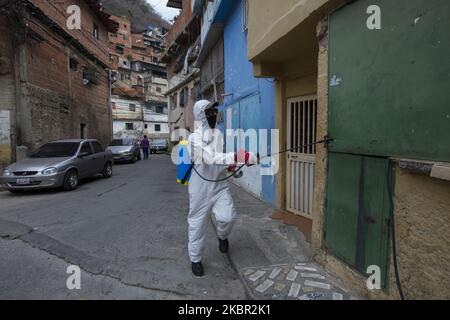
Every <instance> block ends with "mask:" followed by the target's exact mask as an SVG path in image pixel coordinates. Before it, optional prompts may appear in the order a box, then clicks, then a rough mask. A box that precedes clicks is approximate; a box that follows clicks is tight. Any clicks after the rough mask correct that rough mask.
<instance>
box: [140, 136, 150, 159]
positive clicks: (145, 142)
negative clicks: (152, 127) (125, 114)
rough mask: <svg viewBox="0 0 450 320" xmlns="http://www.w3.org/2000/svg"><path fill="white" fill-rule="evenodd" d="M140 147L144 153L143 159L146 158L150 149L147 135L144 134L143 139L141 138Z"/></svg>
mask: <svg viewBox="0 0 450 320" xmlns="http://www.w3.org/2000/svg"><path fill="white" fill-rule="evenodd" d="M141 148H142V152H143V153H144V159H148V154H149V151H150V140H148V138H147V136H144V139H142V140H141Z"/></svg>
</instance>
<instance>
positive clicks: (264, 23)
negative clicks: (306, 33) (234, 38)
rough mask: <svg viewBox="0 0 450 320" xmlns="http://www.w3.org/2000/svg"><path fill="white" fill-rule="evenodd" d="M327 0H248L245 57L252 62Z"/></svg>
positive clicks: (327, 0)
mask: <svg viewBox="0 0 450 320" xmlns="http://www.w3.org/2000/svg"><path fill="white" fill-rule="evenodd" d="M327 2H330V1H329V0H283V1H273V0H249V17H248V48H249V49H248V50H249V51H248V56H249V58H250V59H254V58H255V57H256V56H258V55H259V54H261V53H262V52H263V51H264V50H265V49H267V48H268V47H269V46H271V45H273V44H274V43H275V42H276V41H277V40H279V39H280V38H282V37H283V36H285V35H286V34H287V33H288V32H290V31H291V30H292V29H294V28H295V27H296V26H297V25H299V24H300V23H301V22H303V21H304V20H305V19H306V18H308V17H309V16H310V15H311V13H312V12H314V11H315V10H317V9H318V8H320V7H322V6H323V5H324V4H326V3H327Z"/></svg>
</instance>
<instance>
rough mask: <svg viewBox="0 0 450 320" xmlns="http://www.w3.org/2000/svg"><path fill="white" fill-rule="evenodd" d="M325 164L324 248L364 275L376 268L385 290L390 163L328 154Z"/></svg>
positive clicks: (332, 153)
mask: <svg viewBox="0 0 450 320" xmlns="http://www.w3.org/2000/svg"><path fill="white" fill-rule="evenodd" d="M328 162H329V163H328V179H327V200H326V216H325V247H326V249H327V250H328V251H329V252H330V253H332V254H334V255H335V256H337V257H338V258H340V259H342V260H343V261H345V262H346V263H347V264H349V265H350V266H352V267H354V268H355V269H357V270H358V271H360V272H361V273H363V274H366V272H367V267H368V266H371V265H376V266H379V267H380V269H381V274H382V285H383V287H385V286H386V277H387V261H388V244H389V216H390V210H391V209H390V207H391V205H390V204H391V202H390V199H389V197H390V196H391V190H392V188H391V186H390V185H388V181H389V180H390V179H389V177H390V175H389V174H390V170H391V169H390V162H389V160H388V159H384V158H376V157H368V156H361V155H351V154H342V153H334V152H330V153H329V158H328ZM389 183H390V182H389Z"/></svg>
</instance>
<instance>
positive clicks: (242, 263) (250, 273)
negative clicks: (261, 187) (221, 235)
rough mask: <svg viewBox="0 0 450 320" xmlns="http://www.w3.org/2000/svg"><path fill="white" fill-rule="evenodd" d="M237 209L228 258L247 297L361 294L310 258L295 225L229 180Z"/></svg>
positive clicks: (347, 296) (311, 297) (342, 297)
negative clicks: (278, 215) (280, 218)
mask: <svg viewBox="0 0 450 320" xmlns="http://www.w3.org/2000/svg"><path fill="white" fill-rule="evenodd" d="M231 189H232V193H233V198H234V200H235V205H236V209H237V211H238V220H237V221H236V224H235V227H234V231H233V234H232V235H231V237H230V254H229V258H230V263H231V264H232V265H233V267H234V268H235V269H236V271H237V272H238V273H239V276H240V278H241V280H242V282H243V283H244V285H245V287H246V290H247V294H248V296H249V298H251V299H256V300H271V299H273V300H284V299H288V300H349V299H361V297H358V296H357V295H356V294H354V293H353V292H351V291H350V290H349V289H348V288H346V285H345V284H344V283H343V282H342V281H340V280H339V279H337V278H336V277H334V276H333V275H331V274H329V273H327V272H326V271H325V270H324V269H323V268H322V267H321V266H320V265H318V264H317V263H314V262H313V261H312V250H311V247H310V244H309V243H308V242H307V241H306V239H305V236H304V235H303V233H302V232H301V231H300V230H299V229H298V228H297V227H295V226H288V225H285V224H284V223H283V222H281V221H279V220H274V219H272V218H271V216H272V215H273V213H274V212H275V209H273V208H272V207H270V206H268V205H266V204H265V203H263V202H262V201H260V200H259V199H257V198H256V197H254V196H252V195H250V194H249V193H247V192H244V191H243V190H242V189H240V188H239V187H237V186H235V185H232V187H231Z"/></svg>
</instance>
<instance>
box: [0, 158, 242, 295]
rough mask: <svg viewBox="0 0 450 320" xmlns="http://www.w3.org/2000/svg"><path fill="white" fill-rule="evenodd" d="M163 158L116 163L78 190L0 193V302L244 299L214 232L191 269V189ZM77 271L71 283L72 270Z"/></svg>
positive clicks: (87, 181)
mask: <svg viewBox="0 0 450 320" xmlns="http://www.w3.org/2000/svg"><path fill="white" fill-rule="evenodd" d="M175 179H176V167H175V166H174V165H173V164H172V163H171V161H170V157H169V156H167V155H152V156H151V157H150V159H149V160H146V161H144V160H143V161H140V162H138V163H136V164H123V165H116V166H114V175H113V177H112V178H110V179H103V178H101V177H98V178H92V179H89V180H86V181H83V182H82V184H81V185H80V187H79V188H78V189H77V190H76V191H73V192H63V191H60V190H50V191H34V192H29V193H26V194H23V195H16V194H10V193H9V192H0V257H1V259H0V299H245V298H246V295H245V290H244V287H243V286H242V284H241V282H240V281H239V279H238V276H237V274H236V273H235V271H234V270H233V268H232V267H231V265H230V263H229V260H228V258H227V257H226V256H224V255H223V254H221V253H220V252H219V249H218V241H217V238H216V237H215V235H214V231H213V228H212V227H211V225H210V227H209V229H208V232H209V234H208V243H207V246H206V250H205V258H204V262H203V263H204V267H205V277H203V278H201V279H198V278H195V277H194V276H193V275H192V274H191V270H190V262H189V258H188V253H187V212H188V196H187V189H186V188H185V187H183V186H181V185H178V184H176V183H175ZM70 265H76V266H79V267H80V268H81V271H82V273H81V289H80V290H69V289H68V288H67V286H66V281H67V279H68V277H69V276H70V275H69V274H67V272H66V271H67V267H68V266H70Z"/></svg>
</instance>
